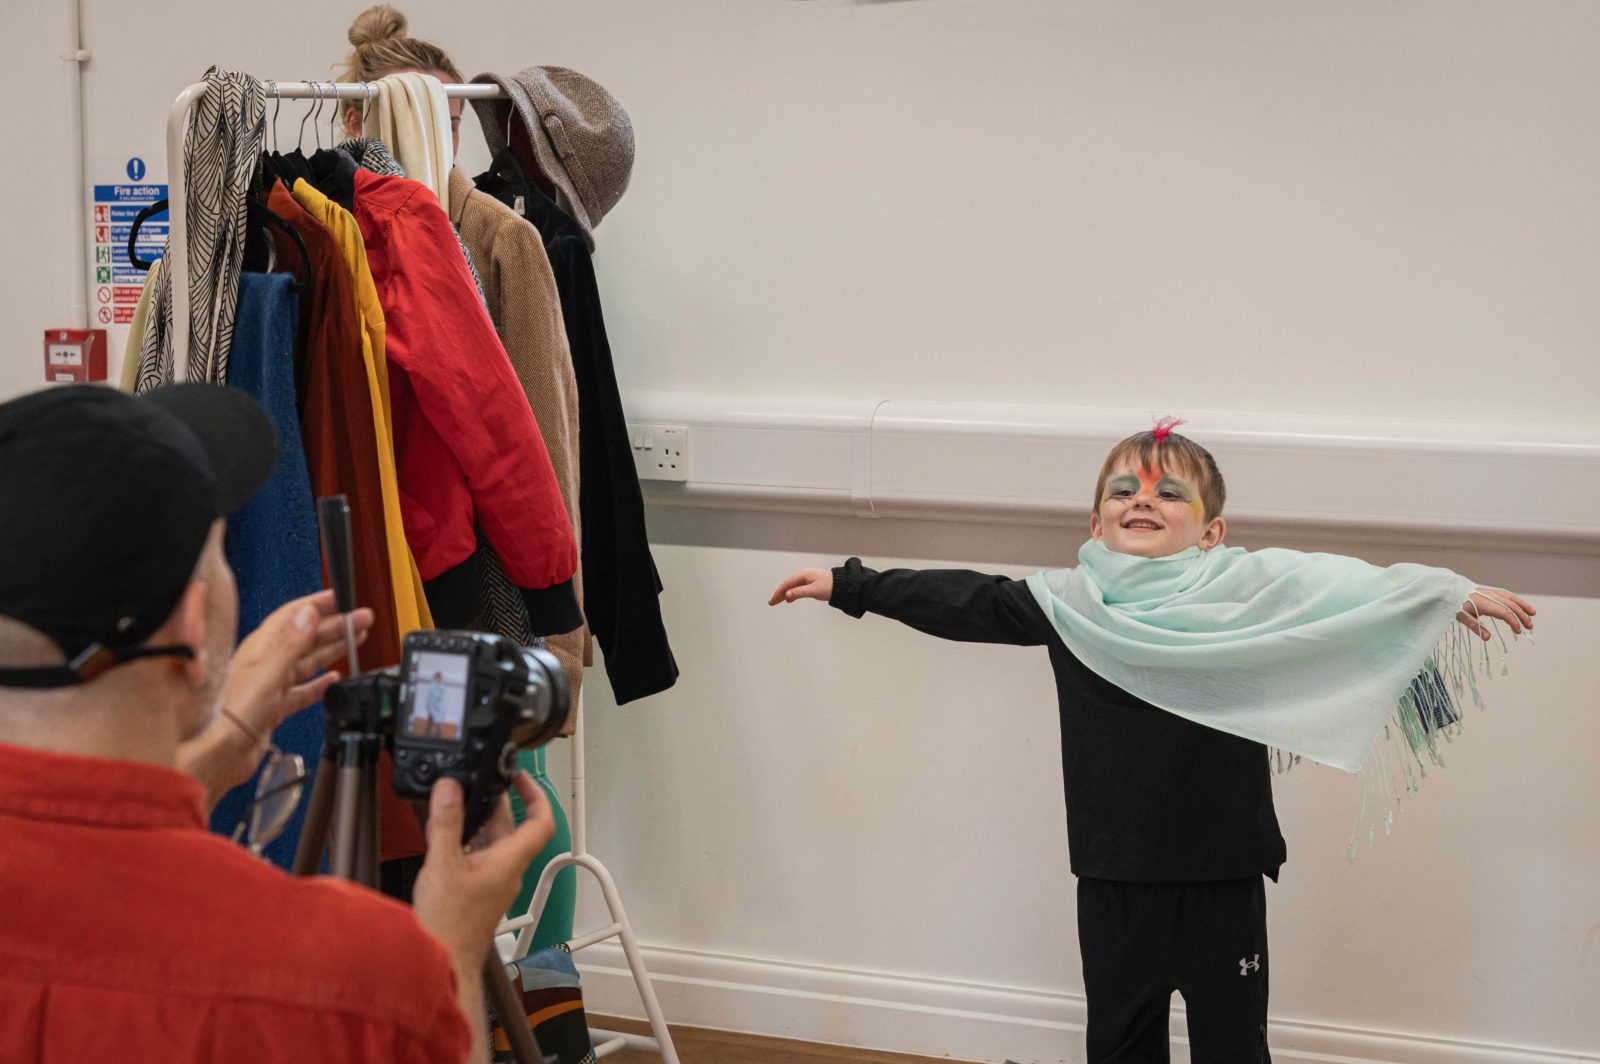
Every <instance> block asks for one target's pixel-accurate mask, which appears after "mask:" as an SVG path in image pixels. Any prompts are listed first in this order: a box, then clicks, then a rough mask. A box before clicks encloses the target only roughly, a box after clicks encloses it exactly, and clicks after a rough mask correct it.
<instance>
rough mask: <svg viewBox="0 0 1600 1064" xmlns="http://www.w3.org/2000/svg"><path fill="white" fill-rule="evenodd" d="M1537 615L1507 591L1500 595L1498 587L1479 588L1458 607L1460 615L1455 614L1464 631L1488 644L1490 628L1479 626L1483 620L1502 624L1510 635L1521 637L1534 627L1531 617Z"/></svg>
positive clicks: (1531, 608)
mask: <svg viewBox="0 0 1600 1064" xmlns="http://www.w3.org/2000/svg"><path fill="white" fill-rule="evenodd" d="M1538 612H1539V611H1538V610H1536V609H1534V608H1533V607H1532V606H1530V605H1528V604H1527V603H1526V602H1524V601H1523V600H1522V599H1521V598H1520V597H1519V596H1517V595H1513V594H1512V593H1511V592H1509V591H1502V590H1501V589H1500V588H1497V587H1480V588H1478V590H1476V591H1474V592H1473V593H1472V597H1471V598H1469V599H1467V601H1465V602H1463V603H1462V604H1461V609H1460V611H1459V612H1457V613H1456V620H1457V621H1458V622H1460V623H1461V624H1462V625H1463V626H1465V628H1466V629H1467V631H1469V632H1472V633H1474V634H1476V635H1477V636H1478V637H1479V638H1481V639H1483V640H1484V641H1486V642H1487V641H1488V639H1489V626H1488V625H1487V624H1483V623H1481V622H1482V620H1483V618H1486V617H1493V618H1494V619H1495V620H1497V621H1503V622H1505V624H1506V625H1507V626H1508V627H1510V629H1511V631H1512V633H1513V634H1515V635H1521V634H1522V632H1523V630H1524V629H1531V628H1532V627H1533V616H1534V614H1536V613H1538Z"/></svg>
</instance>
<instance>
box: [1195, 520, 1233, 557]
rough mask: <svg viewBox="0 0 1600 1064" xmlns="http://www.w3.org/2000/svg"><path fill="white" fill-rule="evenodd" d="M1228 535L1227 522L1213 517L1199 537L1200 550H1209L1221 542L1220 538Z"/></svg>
mask: <svg viewBox="0 0 1600 1064" xmlns="http://www.w3.org/2000/svg"><path fill="white" fill-rule="evenodd" d="M1227 534H1228V522H1226V521H1224V520H1223V519H1222V518H1220V517H1213V518H1212V519H1211V523H1210V524H1209V525H1207V526H1206V530H1205V531H1204V532H1203V533H1201V535H1200V549H1201V550H1210V549H1211V548H1212V547H1215V546H1216V545H1217V544H1219V543H1221V542H1222V537H1223V536H1226V535H1227Z"/></svg>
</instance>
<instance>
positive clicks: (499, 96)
mask: <svg viewBox="0 0 1600 1064" xmlns="http://www.w3.org/2000/svg"><path fill="white" fill-rule="evenodd" d="M206 91H207V89H206V84H205V82H203V81H197V82H195V83H194V84H193V85H190V86H189V87H188V88H186V89H184V90H183V91H182V92H180V93H179V94H178V98H177V99H176V100H174V101H173V103H172V113H171V114H170V115H168V117H167V183H168V188H167V202H168V204H169V206H168V219H169V229H168V233H169V240H168V243H167V256H166V258H167V261H166V262H165V263H164V264H163V266H162V268H163V269H164V270H165V271H166V273H167V276H168V277H169V278H170V279H171V288H172V323H173V333H172V366H173V374H172V377H173V380H176V381H185V380H188V379H189V246H188V235H189V231H188V198H187V193H188V189H187V187H186V184H185V180H184V173H183V144H184V139H185V137H186V136H187V135H188V132H189V116H190V114H191V113H192V112H193V111H194V105H195V104H196V103H197V102H199V100H200V98H201V97H203V96H204V95H205V94H206ZM264 91H265V93H266V95H267V96H268V98H270V99H279V100H370V99H372V98H373V96H374V95H375V94H376V92H377V85H376V84H375V83H373V82H370V81H340V82H335V81H268V82H266V83H265V87H264ZM444 94H445V97H446V98H448V99H452V100H503V99H505V98H506V94H505V90H504V89H502V88H500V86H498V85H465V84H446V85H444ZM572 713H573V716H574V717H575V718H576V724H575V730H574V733H573V736H572V739H571V740H570V741H569V742H568V744H567V745H568V748H569V750H570V753H571V758H572V789H571V792H570V796H571V808H570V809H569V810H568V820H569V823H570V825H571V828H572V850H571V852H568V853H564V854H560V855H558V856H557V857H555V858H554V859H553V860H552V861H551V862H550V863H549V864H548V865H546V866H545V870H544V873H543V875H542V876H541V878H540V881H539V885H538V888H537V889H536V891H535V894H534V899H533V904H532V905H531V906H530V907H529V910H528V912H527V913H526V914H524V915H522V916H518V917H515V918H513V919H511V920H507V921H505V922H504V923H502V924H501V926H500V927H499V928H498V929H497V933H498V934H497V937H498V935H509V934H510V933H512V932H517V936H516V944H515V947H514V949H513V950H512V951H511V955H510V957H509V958H508V959H515V958H517V957H521V956H523V955H525V954H526V953H527V951H528V946H529V940H530V938H531V936H532V934H533V928H534V927H535V926H536V925H537V924H538V922H539V917H540V915H541V914H542V912H543V909H544V904H545V900H546V899H547V898H548V897H549V894H550V887H551V884H552V883H553V882H554V880H555V873H556V872H558V871H560V870H561V869H563V868H566V867H569V866H574V867H579V868H583V869H584V870H586V871H588V872H589V873H590V874H591V875H593V876H594V877H595V879H596V880H598V881H599V885H600V890H601V894H602V895H603V897H604V898H605V902H606V908H607V909H608V910H609V912H610V914H611V923H610V924H609V925H608V926H606V927H603V928H600V929H599V930H597V931H593V932H590V933H588V934H585V935H578V936H575V937H574V938H573V941H572V948H573V952H574V953H576V952H577V951H578V950H579V949H582V948H584V947H587V946H592V945H595V944H596V943H599V942H604V941H606V940H607V939H611V938H616V939H619V940H620V941H621V943H622V949H623V953H624V955H625V956H626V957H627V959H628V966H629V968H630V969H631V971H632V974H633V981H634V985H635V986H636V987H637V988H638V991H639V1000H640V1003H641V1004H642V1005H643V1006H644V1011H645V1016H646V1018H648V1019H649V1021H650V1030H651V1033H652V1034H653V1035H654V1036H655V1037H653V1038H643V1037H640V1036H638V1035H632V1034H618V1033H614V1032H610V1031H600V1030H593V1031H590V1032H589V1033H590V1036H591V1038H592V1039H593V1040H594V1041H595V1046H594V1055H595V1056H596V1057H597V1058H599V1057H605V1056H609V1055H610V1054H612V1053H615V1052H616V1051H618V1050H619V1049H624V1048H629V1049H644V1050H648V1051H650V1052H654V1053H659V1054H660V1055H661V1058H662V1060H663V1061H664V1062H665V1064H678V1054H677V1050H676V1049H675V1048H674V1047H673V1044H672V1034H671V1032H669V1031H668V1030H667V1022H666V1019H665V1018H664V1017H663V1016H662V1013H661V1005H660V1003H659V1002H658V1001H657V1000H656V993H655V988H654V987H653V986H652V985H651V982H650V976H649V973H647V972H646V971H645V967H644V959H643V957H642V956H641V955H640V952H639V945H638V941H637V940H636V939H635V938H634V934H633V927H632V925H631V924H629V922H628V917H627V914H626V912H625V911H624V910H623V908H622V898H621V895H620V894H619V893H618V891H617V885H616V881H615V880H614V879H613V878H612V876H611V872H610V871H609V870H608V869H607V868H606V866H605V865H604V864H602V863H601V862H600V861H599V859H598V858H596V857H595V856H594V855H593V854H591V853H589V852H588V851H589V842H588V831H587V817H586V810H585V801H584V759H583V739H584V735H583V700H582V698H581V697H580V698H579V700H578V704H577V705H576V706H573V707H572Z"/></svg>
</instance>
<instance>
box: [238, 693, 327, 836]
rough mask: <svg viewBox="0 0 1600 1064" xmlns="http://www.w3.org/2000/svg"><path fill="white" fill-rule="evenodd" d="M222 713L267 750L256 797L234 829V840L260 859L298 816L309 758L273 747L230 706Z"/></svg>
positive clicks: (268, 740)
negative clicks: (296, 812) (231, 709)
mask: <svg viewBox="0 0 1600 1064" xmlns="http://www.w3.org/2000/svg"><path fill="white" fill-rule="evenodd" d="M220 711H221V713H222V715H223V716H224V717H227V718H228V719H229V720H231V721H233V723H234V724H235V725H236V726H237V727H238V728H239V729H240V730H241V731H243V732H244V733H245V734H246V735H248V736H250V738H252V739H254V740H255V741H256V745H257V746H259V747H261V748H263V749H265V750H266V751H267V756H266V760H265V761H263V762H262V765H261V771H260V773H259V774H258V775H257V776H256V793H255V797H254V798H252V799H251V800H250V804H249V805H248V806H246V807H245V811H244V816H243V817H242V818H241V819H240V821H239V826H238V827H236V828H234V830H233V841H234V842H238V843H242V844H243V845H244V846H245V847H246V848H247V849H249V851H250V852H251V853H253V854H255V855H256V856H257V857H260V856H261V851H262V850H264V849H266V848H267V845H268V844H269V843H271V842H272V840H273V839H275V838H277V837H278V836H279V835H282V834H283V829H284V828H286V827H288V826H289V820H290V818H291V817H293V816H294V811H295V808H296V806H298V805H299V804H300V792H301V791H302V790H304V789H305V785H306V762H305V758H303V757H301V756H300V755H299V754H286V753H284V752H283V751H282V750H279V749H278V748H277V747H276V746H274V745H272V740H270V739H268V738H267V737H266V736H264V735H262V734H261V733H260V732H258V731H256V730H255V729H254V728H252V727H251V726H250V725H249V724H247V723H246V722H245V721H243V720H241V719H240V718H239V717H237V716H235V715H234V714H233V713H232V711H230V710H229V709H228V707H227V706H223V707H221V710H220Z"/></svg>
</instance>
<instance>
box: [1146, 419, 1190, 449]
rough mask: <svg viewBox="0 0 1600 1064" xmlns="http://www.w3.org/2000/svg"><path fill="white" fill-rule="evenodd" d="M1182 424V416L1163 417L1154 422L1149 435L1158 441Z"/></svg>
mask: <svg viewBox="0 0 1600 1064" xmlns="http://www.w3.org/2000/svg"><path fill="white" fill-rule="evenodd" d="M1182 424H1183V418H1181V417H1164V418H1162V419H1161V420H1160V421H1157V422H1156V425H1155V428H1153V429H1151V430H1150V435H1152V436H1154V437H1155V438H1156V442H1157V443H1160V442H1161V441H1163V440H1165V439H1166V438H1167V437H1168V436H1169V435H1171V433H1172V430H1173V429H1175V428H1177V427H1178V426H1179V425H1182Z"/></svg>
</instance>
